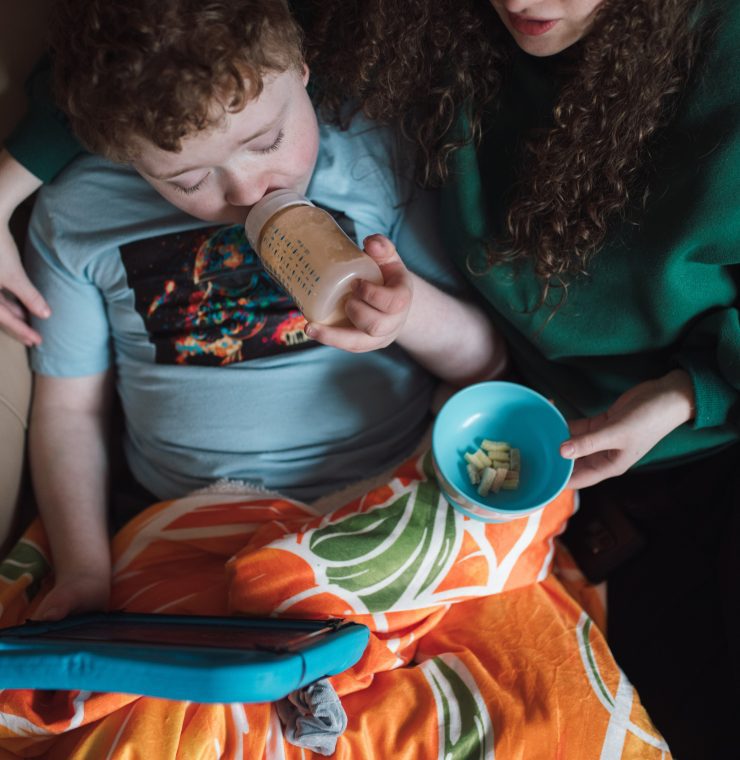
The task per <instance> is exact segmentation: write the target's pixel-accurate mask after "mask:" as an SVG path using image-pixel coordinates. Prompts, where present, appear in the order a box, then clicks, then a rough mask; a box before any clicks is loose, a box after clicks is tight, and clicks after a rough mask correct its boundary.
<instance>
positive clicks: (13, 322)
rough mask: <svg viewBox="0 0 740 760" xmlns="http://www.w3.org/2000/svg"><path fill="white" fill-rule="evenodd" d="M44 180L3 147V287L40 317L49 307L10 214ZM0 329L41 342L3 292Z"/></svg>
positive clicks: (0, 156)
mask: <svg viewBox="0 0 740 760" xmlns="http://www.w3.org/2000/svg"><path fill="white" fill-rule="evenodd" d="M41 184H42V183H41V180H40V179H39V178H38V177H36V176H34V175H33V174H31V172H29V171H28V169H26V168H25V167H24V166H22V165H21V164H19V163H18V161H16V160H15V159H14V158H13V156H11V155H10V153H8V151H7V150H5V149H2V150H0V290H2V289H5V290H7V291H8V292H10V293H12V294H13V295H14V296H16V297H17V298H18V299H19V300H20V302H21V303H22V304H23V305H24V306H25V307H26V308H27V309H28V310H29V311H31V312H33V313H34V314H35V315H36V316H38V317H47V316H49V307H48V305H47V304H46V301H44V299H43V297H42V296H41V294H40V293H39V292H38V290H36V288H35V287H34V286H33V285H32V284H31V281H30V280H29V279H28V277H27V276H26V273H25V271H24V269H23V264H22V263H21V259H20V256H19V255H18V247H17V246H16V244H15V241H14V240H13V236H12V235H11V234H10V228H9V226H8V225H9V222H10V217H11V216H12V214H13V211H15V209H16V207H17V206H18V204H20V203H21V201H23V200H25V199H26V198H27V197H28V196H29V195H31V193H33V192H34V191H36V190H38V188H39V187H41ZM0 329H3V330H5V331H6V332H7V333H8V334H9V335H12V336H13V337H14V338H16V339H17V340H20V341H21V342H22V343H25V345H27V346H30V345H33V344H35V343H40V342H41V337H40V336H39V334H38V333H37V332H36V331H35V330H33V329H32V328H31V327H29V326H28V324H27V323H26V319H25V315H24V313H23V309H22V308H21V307H20V306H19V305H18V304H17V303H15V302H14V301H12V300H11V299H9V298H8V297H7V296H5V295H3V294H2V293H1V292H0Z"/></svg>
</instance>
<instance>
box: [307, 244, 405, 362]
mask: <svg viewBox="0 0 740 760" xmlns="http://www.w3.org/2000/svg"><path fill="white" fill-rule="evenodd" d="M365 252H366V253H367V254H368V255H369V256H370V257H371V258H372V259H373V261H375V263H376V264H377V265H378V266H379V267H380V271H381V273H382V275H383V284H382V285H375V284H373V283H372V282H367V281H366V280H355V282H354V283H353V285H354V292H353V293H352V295H351V296H350V297H349V298H348V299H347V302H346V305H345V312H346V314H347V317H348V319H349V320H350V322H351V323H352V326H347V327H336V326H332V327H330V326H328V325H320V324H317V323H315V322H312V323H309V324H308V325H307V326H306V335H308V337H309V338H312V339H313V340H317V341H318V342H319V343H323V344H325V345H327V346H334V347H335V348H341V349H343V350H344V351H350V352H352V353H364V352H366V351H376V350H377V349H379V348H385V347H386V346H389V345H390V344H391V343H393V341H395V340H396V338H397V337H398V336H399V334H400V333H401V330H402V329H403V326H404V324H405V323H406V319H407V317H408V314H409V309H410V308H411V299H412V296H413V278H412V275H411V273H410V272H409V270H408V269H406V266H405V265H404V263H403V261H401V257H400V256H399V255H398V252H397V251H396V248H395V246H394V245H393V243H391V241H390V240H388V238H386V237H383V235H370V237H367V238H365Z"/></svg>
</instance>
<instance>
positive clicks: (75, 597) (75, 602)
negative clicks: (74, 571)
mask: <svg viewBox="0 0 740 760" xmlns="http://www.w3.org/2000/svg"><path fill="white" fill-rule="evenodd" d="M109 598H110V580H109V579H108V577H107V575H106V574H103V575H102V577H101V575H100V574H97V575H96V574H90V573H86V574H84V575H82V574H80V575H69V576H64V577H60V578H58V579H57V582H56V583H55V584H54V588H53V589H52V590H51V591H50V592H49V593H48V595H47V596H46V597H45V598H44V600H43V601H42V602H41V604H40V605H39V606H38V609H37V610H36V612H35V613H34V614H33V616H32V618H33V619H34V620H49V621H50V620H61V619H62V618H64V617H67V615H72V614H76V613H79V612H93V611H97V610H104V609H106V608H107V607H108V599H109Z"/></svg>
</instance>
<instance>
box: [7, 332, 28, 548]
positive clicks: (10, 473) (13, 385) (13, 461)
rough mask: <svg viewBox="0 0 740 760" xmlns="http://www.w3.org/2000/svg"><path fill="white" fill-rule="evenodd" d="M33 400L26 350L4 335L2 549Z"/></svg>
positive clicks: (13, 507) (15, 501) (9, 526)
mask: <svg viewBox="0 0 740 760" xmlns="http://www.w3.org/2000/svg"><path fill="white" fill-rule="evenodd" d="M30 400H31V371H30V369H29V367H28V357H27V354H26V348H25V346H23V345H22V344H21V343H19V342H18V341H16V340H13V339H12V338H10V337H9V336H8V335H6V334H5V333H3V332H0V441H1V442H2V443H1V444H0V547H4V544H5V542H6V540H7V538H8V536H9V534H10V532H11V530H12V527H13V518H14V516H15V514H16V508H17V506H18V494H19V490H20V484H21V474H22V472H23V461H24V453H25V443H26V428H27V425H28V409H29V403H30Z"/></svg>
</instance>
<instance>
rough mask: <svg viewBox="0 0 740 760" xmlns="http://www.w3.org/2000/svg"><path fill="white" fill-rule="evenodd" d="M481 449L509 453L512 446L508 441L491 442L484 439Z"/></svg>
mask: <svg viewBox="0 0 740 760" xmlns="http://www.w3.org/2000/svg"><path fill="white" fill-rule="evenodd" d="M480 447H481V448H482V449H484V450H485V451H508V450H509V449H510V448H511V445H510V444H508V443H506V441H489V440H488V438H486V439H484V441H483V443H481V445H480Z"/></svg>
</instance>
